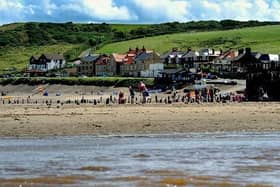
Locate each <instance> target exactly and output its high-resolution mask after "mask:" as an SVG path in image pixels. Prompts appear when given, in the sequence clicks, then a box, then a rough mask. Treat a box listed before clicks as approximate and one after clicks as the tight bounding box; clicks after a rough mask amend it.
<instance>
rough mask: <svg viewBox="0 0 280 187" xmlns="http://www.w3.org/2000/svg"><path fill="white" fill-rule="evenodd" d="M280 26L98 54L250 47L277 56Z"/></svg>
mask: <svg viewBox="0 0 280 187" xmlns="http://www.w3.org/2000/svg"><path fill="white" fill-rule="evenodd" d="M279 33H280V26H263V27H253V28H243V29H235V30H227V31H211V32H193V33H180V34H170V35H162V36H155V37H147V38H141V39H136V40H129V41H124V42H118V43H112V44H108V45H105V46H104V47H102V48H101V49H100V50H99V51H98V52H99V53H113V52H125V51H127V50H128V48H129V47H131V48H135V47H136V46H138V47H142V46H143V45H144V46H145V47H146V48H148V49H154V50H156V51H158V52H159V53H161V54H162V53H164V52H166V51H170V50H171V48H173V47H178V48H181V49H187V48H189V47H191V48H192V49H200V48H208V47H209V48H215V49H220V48H221V49H228V48H233V49H238V48H242V47H251V48H252V50H253V51H259V52H262V53H277V54H280V34H279Z"/></svg>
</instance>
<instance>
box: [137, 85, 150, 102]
mask: <svg viewBox="0 0 280 187" xmlns="http://www.w3.org/2000/svg"><path fill="white" fill-rule="evenodd" d="M139 91H140V93H141V94H142V96H143V101H142V103H146V98H147V97H148V96H149V92H148V89H147V87H146V85H145V84H144V82H142V81H141V82H140V85H139Z"/></svg>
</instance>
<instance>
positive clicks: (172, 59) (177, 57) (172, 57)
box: [160, 48, 186, 64]
mask: <svg viewBox="0 0 280 187" xmlns="http://www.w3.org/2000/svg"><path fill="white" fill-rule="evenodd" d="M185 53H186V52H184V51H181V50H180V49H178V48H172V51H171V52H167V53H165V54H163V55H162V56H161V57H160V59H161V61H162V63H164V64H182V63H183V58H182V57H183V55H184V54H185Z"/></svg>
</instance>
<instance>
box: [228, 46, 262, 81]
mask: <svg viewBox="0 0 280 187" xmlns="http://www.w3.org/2000/svg"><path fill="white" fill-rule="evenodd" d="M249 64H259V65H261V63H260V61H259V60H258V58H257V57H256V53H252V52H251V48H246V49H245V50H244V49H239V50H238V56H237V57H235V58H234V59H233V61H232V72H233V73H238V74H244V75H245V74H246V73H247V72H248V66H249Z"/></svg>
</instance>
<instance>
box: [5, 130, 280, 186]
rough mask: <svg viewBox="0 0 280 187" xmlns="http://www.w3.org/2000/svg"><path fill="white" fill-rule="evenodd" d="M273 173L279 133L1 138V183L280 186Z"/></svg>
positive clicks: (278, 163) (277, 166)
mask: <svg viewBox="0 0 280 187" xmlns="http://www.w3.org/2000/svg"><path fill="white" fill-rule="evenodd" d="M279 176H280V134H277V133H275V134H268V133H262V134H255V133H239V134H233V133H231V134H220V133H216V134H215V133H214V134H187V135H154V136H146V137H145V136H138V137H137V136H135V137H134V136H123V137H114V136H104V137H93V136H83V137H51V138H43V139H28V138H24V139H12V138H2V139H0V186H19V185H20V184H22V186H176V185H177V186H248V185H252V186H253V185H255V186H258V185H259V186H266V185H271V186H280V179H279ZM31 184H32V185H31Z"/></svg>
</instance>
